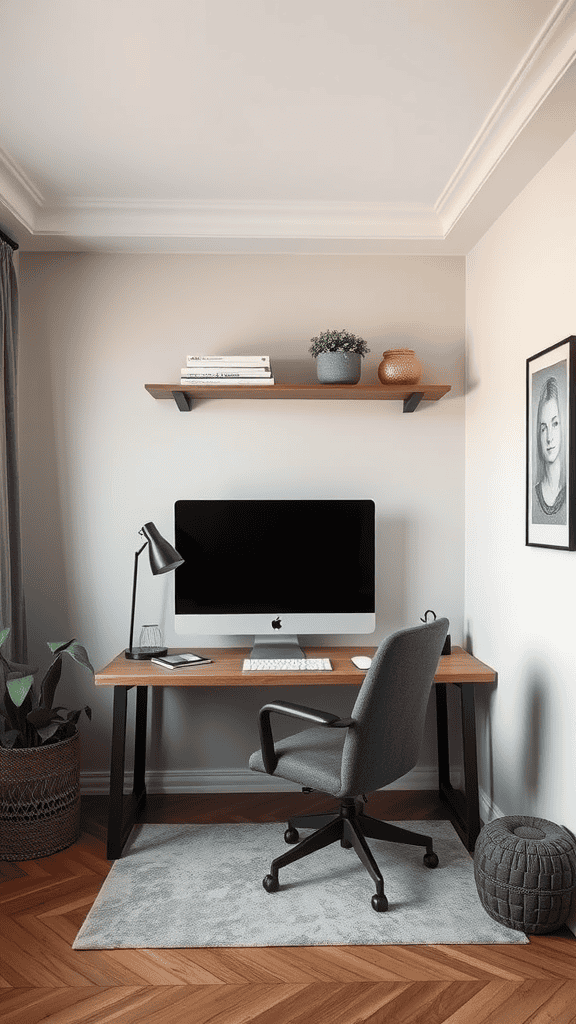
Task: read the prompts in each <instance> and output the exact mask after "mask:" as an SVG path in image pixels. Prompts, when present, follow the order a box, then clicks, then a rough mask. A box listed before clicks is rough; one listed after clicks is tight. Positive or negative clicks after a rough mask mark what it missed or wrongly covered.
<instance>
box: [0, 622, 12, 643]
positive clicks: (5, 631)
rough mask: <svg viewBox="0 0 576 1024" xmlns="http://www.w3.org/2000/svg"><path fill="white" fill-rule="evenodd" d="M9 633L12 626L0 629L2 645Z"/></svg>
mask: <svg viewBox="0 0 576 1024" xmlns="http://www.w3.org/2000/svg"><path fill="white" fill-rule="evenodd" d="M9 633H10V626H6V628H5V629H0V647H2V644H3V643H4V641H5V639H6V637H7V636H8V634H9Z"/></svg>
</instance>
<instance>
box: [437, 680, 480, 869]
mask: <svg viewBox="0 0 576 1024" xmlns="http://www.w3.org/2000/svg"><path fill="white" fill-rule="evenodd" d="M452 685H455V686H457V687H458V689H459V690H460V697H461V715H462V751H463V756H464V793H461V792H460V791H459V790H457V789H454V788H453V786H452V783H451V782H450V754H449V743H448V711H447V702H446V686H445V685H444V684H443V683H437V684H436V686H435V689H436V727H437V733H438V794H439V796H440V799H441V800H442V802H443V803H445V804H446V805H447V806H448V807H449V808H450V810H451V812H452V818H451V820H452V824H453V825H454V828H455V829H456V831H457V832H458V835H459V836H460V838H461V840H462V842H463V843H464V844H465V846H466V849H467V850H469V851H470V853H472V852H473V851H474V846H475V843H476V840H477V838H478V833H479V831H480V809H479V803H478V764H477V760H476V717H475V712H474V683H455V684H452Z"/></svg>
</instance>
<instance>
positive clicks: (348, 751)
mask: <svg viewBox="0 0 576 1024" xmlns="http://www.w3.org/2000/svg"><path fill="white" fill-rule="evenodd" d="M448 627H449V623H448V619H445V618H443V619H435V620H434V622H427V623H424V625H422V626H414V627H412V628H409V629H403V630H399V631H398V632H397V633H393V634H392V635H391V636H389V637H388V638H387V639H386V640H383V641H382V643H381V644H380V646H379V648H378V650H377V652H376V654H375V655H374V658H373V659H372V664H371V666H370V668H369V670H368V672H367V673H366V678H365V679H364V682H363V683H362V686H361V688H360V692H359V694H358V697H357V699H356V703H355V704H354V708H353V711H352V717H353V719H354V721H355V725H354V726H353V727H352V728H350V729H348V735H347V736H346V740H345V742H344V748H343V751H342V768H341V781H342V790H341V795H342V796H357V795H358V794H359V793H369V792H373V791H374V790H376V789H380V788H381V787H382V786H387V785H388V784H389V783H391V782H394V781H395V780H396V779H399V778H401V777H402V775H405V774H406V772H408V771H410V769H411V768H413V767H414V765H415V764H416V762H417V760H418V755H419V753H420V746H421V743H422V736H423V733H424V721H425V717H426V707H427V704H428V699H429V697H430V689H431V686H432V683H433V681H434V676H435V674H436V669H437V668H438V659H439V658H440V654H441V652H442V647H443V646H444V641H445V639H446V635H447V633H448Z"/></svg>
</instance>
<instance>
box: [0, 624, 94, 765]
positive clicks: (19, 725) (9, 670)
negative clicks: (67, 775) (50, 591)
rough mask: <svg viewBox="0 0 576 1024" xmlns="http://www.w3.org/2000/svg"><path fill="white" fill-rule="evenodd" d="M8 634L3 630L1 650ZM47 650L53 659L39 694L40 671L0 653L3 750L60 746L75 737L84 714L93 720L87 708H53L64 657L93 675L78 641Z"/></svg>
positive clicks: (0, 631) (53, 644)
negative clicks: (76, 709) (70, 709)
mask: <svg viewBox="0 0 576 1024" xmlns="http://www.w3.org/2000/svg"><path fill="white" fill-rule="evenodd" d="M9 633H10V628H7V629H0V648H1V647H2V646H3V644H4V641H5V640H6V638H7V636H8V635H9ZM48 647H49V648H50V651H51V652H52V655H53V657H52V661H51V663H50V665H49V667H48V669H47V671H46V673H45V675H44V678H43V679H42V681H41V683H40V686H39V689H38V691H37V690H36V689H35V688H34V675H35V673H36V672H37V671H38V670H37V669H36V668H31V666H30V665H20V664H18V663H17V662H15V661H10V660H9V659H8V658H5V657H4V655H3V654H2V651H1V650H0V726H1V727H2V728H1V731H0V746H2V747H7V748H8V749H9V750H11V749H12V748H14V747H40V746H42V745H43V744H46V743H58V742H59V741H60V740H65V739H68V738H69V737H70V736H73V735H74V733H75V732H76V725H77V723H78V719H79V718H80V715H81V714H82V711H84V712H85V713H86V715H87V716H88V718H92V711H91V709H90V708H89V707H88V705H86V706H85V707H84V708H80V710H79V711H69V710H68V708H64V707H61V706H59V707H54V695H55V693H56V687H57V686H58V683H59V682H60V676H61V674H62V662H63V659H64V655H65V654H68V655H69V656H70V657H71V658H73V659H74V661H77V662H78V664H79V665H83V666H84V668H87V669H88V670H89V671H90V672H91V673H92V675H94V669H93V668H92V665H91V664H90V660H89V658H88V654H87V652H86V648H85V647H83V646H82V644H79V643H78V641H77V640H69V641H68V642H67V643H62V642H61V641H60V642H58V643H53V642H49V643H48ZM60 712H64V714H60ZM2 720H3V721H2Z"/></svg>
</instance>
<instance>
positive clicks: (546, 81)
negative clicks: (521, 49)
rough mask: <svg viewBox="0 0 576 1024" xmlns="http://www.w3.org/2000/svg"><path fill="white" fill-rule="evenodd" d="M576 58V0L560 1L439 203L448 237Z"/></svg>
mask: <svg viewBox="0 0 576 1024" xmlns="http://www.w3.org/2000/svg"><path fill="white" fill-rule="evenodd" d="M575 59H576V0H560V2H559V3H558V4H557V5H556V7H555V8H554V10H553V11H552V12H551V14H550V16H549V18H548V20H547V21H546V23H545V24H544V25H543V27H542V30H541V32H540V33H539V34H538V36H537V37H536V39H535V40H534V42H533V44H532V46H531V47H530V49H529V50H528V52H527V53H526V54H525V55H524V58H523V59H522V61H521V62H520V64H519V65H518V66H517V68H516V70H515V72H514V74H513V75H512V77H511V78H510V80H509V82H508V84H507V86H506V88H505V89H504V90H503V91H502V93H501V94H500V96H499V97H498V99H497V101H496V103H495V104H494V106H493V107H492V110H491V111H490V113H489V114H488V117H487V118H486V120H485V121H484V124H483V125H482V127H481V129H480V131H479V132H478V134H477V136H476V138H475V139H474V140H473V142H472V143H471V145H470V146H469V148H468V150H467V151H466V153H465V154H464V156H463V158H462V160H461V161H460V164H459V165H458V167H457V168H456V170H455V171H454V174H453V175H452V177H451V178H450V180H449V181H448V183H447V184H446V187H445V188H444V189H443V191H442V193H441V194H440V196H439V197H438V199H437V201H436V203H435V205H434V210H435V212H436V213H437V214H438V216H439V218H440V220H441V223H442V231H443V235H444V236H445V237H446V236H447V235H449V233H450V231H451V230H452V229H453V227H454V226H455V224H456V223H457V222H458V220H459V218H460V217H461V216H462V214H463V213H464V212H465V210H466V209H467V208H468V207H469V206H470V204H471V203H472V202H473V201H474V199H475V197H476V196H477V195H478V194H479V193H480V191H481V190H482V188H483V186H484V185H485V184H486V182H487V181H488V179H489V178H490V176H491V175H492V174H493V172H494V170H495V169H496V168H497V167H498V165H499V164H500V162H501V161H502V160H503V159H504V158H505V157H506V154H507V153H508V152H509V151H510V150H511V148H512V147H513V145H514V143H515V142H516V141H517V140H518V139H519V137H520V135H521V134H522V132H523V131H524V130H525V129H526V127H527V126H528V124H529V123H530V121H531V120H532V119H533V118H534V116H535V114H536V113H537V111H538V110H539V108H540V106H541V105H542V104H543V103H544V102H545V100H546V99H547V97H548V96H550V94H551V93H552V92H553V90H554V89H555V88H556V87H557V86H558V85H559V84H560V83H561V81H562V79H563V77H564V76H565V75H566V73H567V72H568V70H569V69H570V67H571V65H572V64H573V63H574V60H575Z"/></svg>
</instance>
